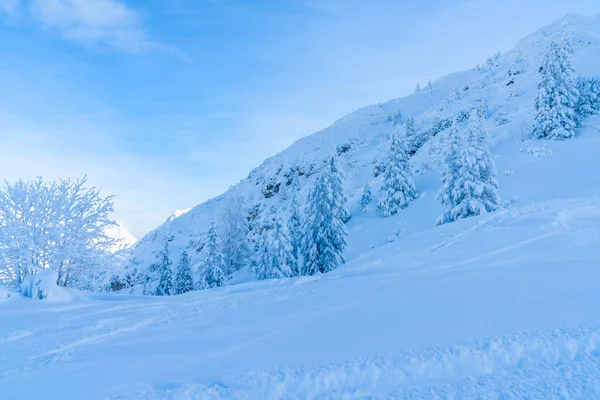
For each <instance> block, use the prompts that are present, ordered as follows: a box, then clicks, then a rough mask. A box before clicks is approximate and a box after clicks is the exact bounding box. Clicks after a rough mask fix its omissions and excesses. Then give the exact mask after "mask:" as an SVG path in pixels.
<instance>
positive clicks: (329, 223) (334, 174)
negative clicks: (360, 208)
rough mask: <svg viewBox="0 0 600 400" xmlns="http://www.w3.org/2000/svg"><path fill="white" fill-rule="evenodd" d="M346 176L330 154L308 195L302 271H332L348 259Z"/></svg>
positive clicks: (303, 228)
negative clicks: (345, 252)
mask: <svg viewBox="0 0 600 400" xmlns="http://www.w3.org/2000/svg"><path fill="white" fill-rule="evenodd" d="M342 183H343V176H342V174H341V172H340V171H339V169H338V167H337V165H336V159H335V157H334V156H331V157H330V158H329V159H328V161H327V165H326V166H325V168H323V171H321V173H320V174H319V176H318V177H317V181H316V183H315V186H314V187H313V188H312V190H311V191H310V194H309V196H308V203H307V209H306V212H305V213H304V215H305V218H306V219H305V222H304V224H303V227H302V230H303V239H302V257H303V264H302V275H314V274H316V273H318V272H322V273H326V272H329V271H331V270H333V269H335V268H337V267H338V266H340V265H341V264H343V263H344V262H345V259H344V257H343V252H344V250H345V249H346V246H347V243H346V236H347V235H348V230H347V229H346V225H345V223H344V219H345V217H346V216H347V215H348V210H347V209H346V206H345V204H346V200H347V198H346V194H345V193H344V190H343V185H342Z"/></svg>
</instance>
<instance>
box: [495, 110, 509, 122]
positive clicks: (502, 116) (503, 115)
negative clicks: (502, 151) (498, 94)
mask: <svg viewBox="0 0 600 400" xmlns="http://www.w3.org/2000/svg"><path fill="white" fill-rule="evenodd" d="M494 122H495V123H496V126H501V125H506V124H508V123H509V122H510V120H509V119H508V115H507V114H506V113H505V112H504V111H501V112H499V113H498V115H496V118H495V119H494Z"/></svg>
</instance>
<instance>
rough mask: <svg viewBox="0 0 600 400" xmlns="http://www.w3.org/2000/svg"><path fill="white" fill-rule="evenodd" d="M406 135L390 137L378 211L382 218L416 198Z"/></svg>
mask: <svg viewBox="0 0 600 400" xmlns="http://www.w3.org/2000/svg"><path fill="white" fill-rule="evenodd" d="M405 132H406V131H405ZM406 141H407V138H406V135H405V134H402V135H400V134H398V133H396V134H395V135H394V136H393V137H392V145H391V147H390V154H389V159H388V162H387V165H386V168H385V182H384V183H383V187H382V188H381V190H382V192H383V193H382V196H381V199H380V200H379V204H378V206H379V210H380V211H381V215H383V216H384V217H386V218H387V217H390V216H392V215H394V214H396V213H397V212H398V211H399V210H401V209H403V208H406V207H408V204H409V203H410V202H411V201H412V200H414V199H416V198H417V190H416V188H415V184H414V182H413V180H412V178H411V170H410V165H409V164H408V158H409V157H408V154H407V148H406Z"/></svg>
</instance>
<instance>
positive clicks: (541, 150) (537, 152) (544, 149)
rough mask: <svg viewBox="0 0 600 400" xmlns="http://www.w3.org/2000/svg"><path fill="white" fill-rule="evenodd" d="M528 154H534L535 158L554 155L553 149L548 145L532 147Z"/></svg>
mask: <svg viewBox="0 0 600 400" xmlns="http://www.w3.org/2000/svg"><path fill="white" fill-rule="evenodd" d="M527 153H529V154H532V155H533V156H535V157H541V156H547V155H550V154H552V153H553V151H552V149H551V148H549V147H548V146H546V145H542V146H539V145H531V146H529V147H527Z"/></svg>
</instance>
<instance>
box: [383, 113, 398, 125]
mask: <svg viewBox="0 0 600 400" xmlns="http://www.w3.org/2000/svg"><path fill="white" fill-rule="evenodd" d="M385 122H387V123H388V124H390V125H392V126H396V125H400V124H401V123H402V112H401V111H397V112H395V113H391V114H389V115H388V116H387V118H386V119H385Z"/></svg>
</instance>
